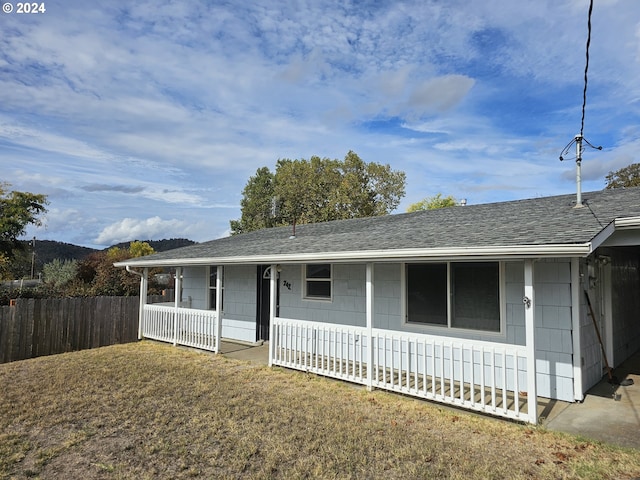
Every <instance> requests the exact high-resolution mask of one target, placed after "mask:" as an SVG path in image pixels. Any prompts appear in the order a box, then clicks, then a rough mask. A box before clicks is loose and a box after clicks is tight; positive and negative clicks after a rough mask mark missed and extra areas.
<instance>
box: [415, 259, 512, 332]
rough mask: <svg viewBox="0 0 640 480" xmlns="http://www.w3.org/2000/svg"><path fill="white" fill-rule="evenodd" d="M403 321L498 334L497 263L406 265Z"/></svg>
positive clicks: (498, 270)
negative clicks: (405, 315)
mask: <svg viewBox="0 0 640 480" xmlns="http://www.w3.org/2000/svg"><path fill="white" fill-rule="evenodd" d="M406 279H407V288H406V290H407V321H408V322H410V323H420V324H424V325H435V326H442V327H450V328H462V329H468V330H480V331H486V332H500V268H499V263H498V262H468V263H437V264H409V265H407V266H406Z"/></svg>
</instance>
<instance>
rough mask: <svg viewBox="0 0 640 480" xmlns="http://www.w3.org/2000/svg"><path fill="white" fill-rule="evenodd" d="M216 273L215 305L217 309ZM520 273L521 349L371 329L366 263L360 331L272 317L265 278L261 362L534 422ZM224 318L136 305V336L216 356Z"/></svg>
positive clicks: (531, 304)
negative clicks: (523, 334) (266, 322)
mask: <svg viewBox="0 0 640 480" xmlns="http://www.w3.org/2000/svg"><path fill="white" fill-rule="evenodd" d="M217 268H218V269H219V271H218V274H217V276H216V278H217V282H218V284H217V287H216V289H215V292H216V295H219V296H220V298H218V300H217V301H216V305H222V301H221V300H222V299H221V296H222V290H223V288H222V283H221V282H222V278H223V275H222V272H221V271H220V270H221V269H222V267H220V266H218V267H217ZM271 271H272V272H276V271H278V266H277V265H272V266H271ZM524 273H525V275H524V277H525V279H524V280H525V282H524V283H525V288H524V293H525V300H526V301H525V306H526V314H525V317H526V325H525V329H526V344H525V345H514V344H508V343H503V342H502V343H501V342H490V341H481V340H473V339H460V338H453V337H447V336H439V335H432V334H424V333H412V332H401V331H396V330H389V329H382V328H374V324H373V318H374V298H373V297H374V290H375V289H374V264H373V263H367V264H366V289H365V290H366V295H365V297H366V298H365V302H366V326H350V325H343V324H339V323H332V322H313V321H308V320H300V319H295V318H284V317H280V316H278V314H277V312H278V307H277V297H276V295H277V291H278V285H277V282H278V276H277V275H271V278H270V279H268V280H269V282H270V283H271V288H270V289H269V292H270V298H269V301H268V304H267V306H268V307H269V339H270V342H269V343H268V345H269V351H268V364H269V365H278V366H283V367H286V368H292V369H297V370H303V371H308V372H312V373H316V374H318V375H323V376H328V377H333V378H338V379H341V380H346V381H349V382H353V383H357V384H361V385H364V386H366V387H367V388H369V389H373V388H378V389H384V390H389V391H394V392H398V393H402V394H406V395H411V396H415V397H419V398H425V399H428V400H432V401H436V402H440V403H444V404H450V405H454V406H457V407H461V408H467V409H470V410H475V411H479V412H483V413H487V414H491V415H496V416H500V417H504V418H509V419H513V420H518V421H523V422H528V423H533V424H535V423H537V421H538V408H537V405H538V402H537V389H536V374H535V371H536V370H535V368H536V366H535V345H534V318H535V316H534V310H535V299H534V291H533V260H525V269H524ZM142 280H143V283H144V281H145V277H144V276H143V279H142ZM176 280H177V281H178V282H179V276H178V277H177V279H176ZM176 289H177V290H179V285H177V287H176ZM142 290H144V286H143V287H142ZM143 298H144V297H143ZM223 318H224V312H223V311H220V310H202V309H195V308H185V307H183V306H182V305H181V303H180V299H179V298H177V299H176V301H175V303H174V304H169V305H167V304H163V305H158V304H145V303H144V302H143V303H142V304H141V310H140V337H141V338H151V339H155V340H160V341H165V342H169V343H172V344H173V345H185V346H189V347H194V348H199V349H202V350H208V351H212V352H216V353H217V352H219V351H220V345H221V342H222V335H221V333H222V322H223Z"/></svg>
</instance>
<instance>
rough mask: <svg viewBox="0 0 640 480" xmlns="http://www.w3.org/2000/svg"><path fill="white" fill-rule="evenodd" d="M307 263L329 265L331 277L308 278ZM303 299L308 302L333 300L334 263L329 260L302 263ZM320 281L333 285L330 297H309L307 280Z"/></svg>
mask: <svg viewBox="0 0 640 480" xmlns="http://www.w3.org/2000/svg"><path fill="white" fill-rule="evenodd" d="M307 265H329V272H330V273H329V278H311V279H307ZM301 274H302V300H304V301H307V302H324V303H326V302H333V264H332V263H328V262H322V263H320V262H314V263H304V264H302V272H301ZM308 280H311V281H319V282H330V285H331V293H330V294H329V297H328V298H326V297H309V296H307V281H308Z"/></svg>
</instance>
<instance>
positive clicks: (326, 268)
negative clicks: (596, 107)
mask: <svg viewBox="0 0 640 480" xmlns="http://www.w3.org/2000/svg"><path fill="white" fill-rule="evenodd" d="M304 286H305V289H304V297H305V298H310V299H314V300H331V264H329V263H313V264H309V265H305V266H304Z"/></svg>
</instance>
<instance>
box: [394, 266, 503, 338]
mask: <svg viewBox="0 0 640 480" xmlns="http://www.w3.org/2000/svg"><path fill="white" fill-rule="evenodd" d="M473 263H478V264H487V263H493V264H497V267H498V314H499V316H500V318H499V319H498V323H499V326H500V327H499V328H500V329H499V330H498V331H495V330H477V329H473V328H461V327H456V326H453V325H452V320H453V301H454V299H453V296H454V292H453V285H452V274H451V265H452V264H473ZM409 265H446V270H447V273H446V275H447V280H446V292H447V293H446V295H447V299H446V305H447V323H446V325H445V324H443V325H438V324H435V323H423V322H416V321H413V322H412V321H410V320H409V305H408V296H409V278H408V268H407V267H408V266H409ZM400 268H401V280H400V283H401V292H402V303H401V308H402V318H403V323H404V325H405V326H407V327H411V328H417V329H420V330H421V331H425V332H427V333H434V334H437V335H446V332H460V333H470V334H473V335H474V336H481V337H488V338H492V339H506V302H505V288H506V287H505V281H506V280H505V273H504V272H505V262H504V261H500V260H477V261H472V260H468V261H441V262H405V263H402V264H401V267H400Z"/></svg>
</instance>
